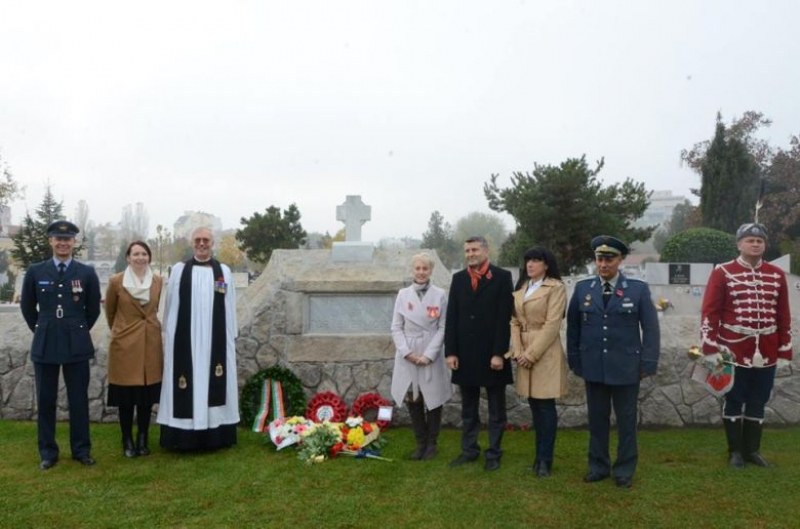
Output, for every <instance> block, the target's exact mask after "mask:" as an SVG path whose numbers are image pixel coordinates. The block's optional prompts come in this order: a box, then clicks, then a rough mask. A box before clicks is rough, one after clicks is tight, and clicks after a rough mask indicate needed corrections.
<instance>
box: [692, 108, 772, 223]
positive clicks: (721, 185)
mask: <svg viewBox="0 0 800 529" xmlns="http://www.w3.org/2000/svg"><path fill="white" fill-rule="evenodd" d="M700 175H701V177H702V178H701V182H702V186H701V188H700V213H701V215H702V218H703V226H705V227H707V228H713V229H716V230H722V231H724V232H727V233H734V232H735V231H736V229H737V228H738V227H739V226H740V225H741V224H742V223H744V222H748V221H751V220H752V219H753V214H754V212H755V211H754V207H755V203H756V200H757V198H758V196H757V195H758V187H759V166H758V164H757V163H756V160H755V158H754V157H753V155H752V154H751V153H750V152H749V150H748V148H747V145H746V144H745V143H744V142H743V141H742V140H740V139H739V138H736V137H732V136H731V135H729V134H727V131H726V130H725V125H724V124H723V123H722V118H721V117H720V116H719V115H718V116H717V127H716V131H715V133H714V139H713V140H712V141H711V145H710V146H709V147H708V151H706V153H705V157H704V159H703V160H702V163H701V164H700Z"/></svg>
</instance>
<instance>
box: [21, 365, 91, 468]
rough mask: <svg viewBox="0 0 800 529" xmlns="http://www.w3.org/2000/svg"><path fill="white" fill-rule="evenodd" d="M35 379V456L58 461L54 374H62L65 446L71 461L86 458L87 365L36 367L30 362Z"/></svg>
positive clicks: (56, 393)
mask: <svg viewBox="0 0 800 529" xmlns="http://www.w3.org/2000/svg"><path fill="white" fill-rule="evenodd" d="M33 368H34V374H35V376H36V402H37V406H38V408H39V413H38V417H37V426H38V437H39V456H40V457H41V458H42V459H57V458H58V443H56V402H57V400H58V374H59V371H63V372H64V385H65V386H66V389H67V401H68V403H69V446H70V450H71V451H72V457H75V458H80V457H85V456H88V455H90V452H91V449H92V442H91V440H90V439H89V395H88V392H89V361H88V360H84V361H82V362H75V363H72V364H63V365H58V364H40V363H37V362H34V364H33Z"/></svg>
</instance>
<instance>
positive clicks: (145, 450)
mask: <svg viewBox="0 0 800 529" xmlns="http://www.w3.org/2000/svg"><path fill="white" fill-rule="evenodd" d="M150 414H151V408H150V406H138V407H137V409H136V421H137V423H138V426H139V434H138V435H137V436H136V453H137V454H139V455H140V456H149V455H150V447H149V446H147V431H148V430H149V428H150Z"/></svg>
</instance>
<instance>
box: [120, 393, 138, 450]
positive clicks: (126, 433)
mask: <svg viewBox="0 0 800 529" xmlns="http://www.w3.org/2000/svg"><path fill="white" fill-rule="evenodd" d="M119 427H120V430H122V454H123V455H124V456H125V457H136V456H137V455H138V454H137V453H136V447H135V446H134V444H133V406H120V407H119Z"/></svg>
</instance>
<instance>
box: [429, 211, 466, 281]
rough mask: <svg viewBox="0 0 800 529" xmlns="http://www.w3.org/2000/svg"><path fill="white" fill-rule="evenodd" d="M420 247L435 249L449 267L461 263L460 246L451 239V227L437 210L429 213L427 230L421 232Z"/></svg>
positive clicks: (454, 266)
mask: <svg viewBox="0 0 800 529" xmlns="http://www.w3.org/2000/svg"><path fill="white" fill-rule="evenodd" d="M422 248H428V249H430V250H436V253H437V255H438V256H439V259H441V261H442V264H444V265H445V266H446V267H447V268H449V269H453V268H456V267H458V266H459V265H460V264H461V261H462V259H461V247H460V245H459V244H458V243H457V242H456V241H455V239H453V228H452V227H451V226H450V223H448V222H445V220H444V216H442V214H441V213H439V212H438V211H434V212H433V213H431V218H430V219H429V220H428V231H426V232H425V233H423V234H422Z"/></svg>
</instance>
